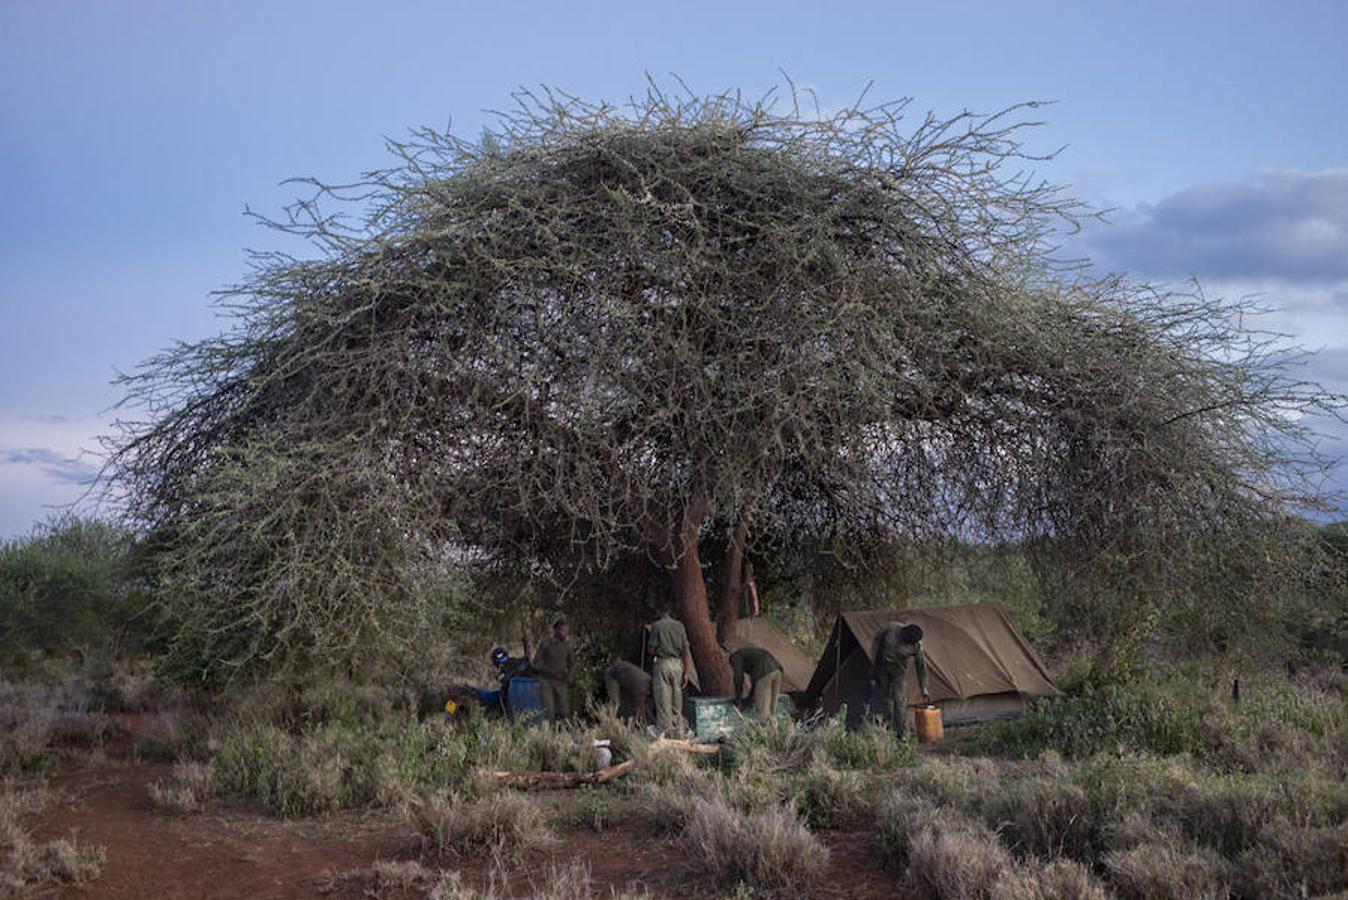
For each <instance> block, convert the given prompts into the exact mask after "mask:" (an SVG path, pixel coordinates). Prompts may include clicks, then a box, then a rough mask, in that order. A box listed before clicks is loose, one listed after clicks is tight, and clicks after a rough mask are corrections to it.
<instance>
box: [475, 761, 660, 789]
mask: <svg viewBox="0 0 1348 900" xmlns="http://www.w3.org/2000/svg"><path fill="white" fill-rule="evenodd" d="M635 765H636V760H633V759H629V760H627V762H622V763H618V764H617V765H616V766H609V767H608V768H607V769H600V770H599V771H598V772H492V773H491V776H492V777H493V778H495V779H496V780H497V781H498V782H500V783H501V784H502V785H503V786H505V787H513V788H575V787H580V786H581V785H587V784H607V783H608V782H610V781H612V780H613V779H615V778H621V777H622V776H623V775H626V774H627V773H628V772H630V771H631V770H632V768H633V767H634V766H635Z"/></svg>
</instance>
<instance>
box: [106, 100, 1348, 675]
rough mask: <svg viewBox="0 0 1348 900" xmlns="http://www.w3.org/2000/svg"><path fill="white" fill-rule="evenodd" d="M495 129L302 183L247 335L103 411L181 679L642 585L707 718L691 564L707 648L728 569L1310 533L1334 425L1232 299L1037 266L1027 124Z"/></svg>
mask: <svg viewBox="0 0 1348 900" xmlns="http://www.w3.org/2000/svg"><path fill="white" fill-rule="evenodd" d="M517 100H518V106H517V108H516V109H515V111H514V112H511V113H509V114H504V115H501V116H500V117H499V118H498V120H497V124H496V125H495V127H494V128H493V129H491V130H490V131H489V132H487V133H485V134H484V136H483V137H482V138H481V139H480V140H477V141H469V140H465V139H462V138H459V137H455V136H453V135H452V134H448V133H441V132H437V131H433V130H423V131H419V132H416V133H415V136H414V139H412V140H410V141H408V142H405V143H403V142H394V143H391V145H390V148H391V150H392V152H393V154H394V160H395V161H394V164H393V165H392V167H390V168H387V169H384V170H380V171H376V172H372V173H368V174H367V175H366V176H364V177H363V178H362V179H360V181H359V182H358V183H357V184H354V185H345V186H329V185H324V184H321V183H318V182H311V184H312V186H313V188H314V194H313V196H312V197H310V198H309V199H306V200H304V201H302V202H299V203H297V204H296V206H295V207H293V208H292V209H291V210H290V211H289V213H290V214H289V216H288V217H287V218H286V220H284V221H282V222H272V223H271V224H272V225H274V226H275V227H277V228H279V229H281V230H283V231H285V232H288V233H291V234H298V235H301V236H303V237H306V238H309V239H311V240H312V241H314V242H315V243H316V245H317V247H318V248H319V251H320V252H319V253H318V255H317V256H315V257H314V258H309V259H298V258H294V257H291V256H288V255H283V254H263V255H260V256H258V257H257V267H256V269H255V272H254V273H253V275H252V276H251V277H250V278H249V279H248V280H247V281H245V282H244V283H243V284H242V285H240V286H238V287H237V288H234V289H232V290H230V291H228V292H227V293H226V294H225V302H226V304H227V305H229V306H230V308H231V309H232V310H233V312H234V313H235V315H236V319H235V326H234V327H233V328H232V329H231V330H229V331H227V332H226V333H225V334H223V335H221V336H219V337H216V338H212V339H209V340H206V341H202V342H199V343H195V344H188V345H182V346H179V347H177V348H175V349H173V350H171V351H168V352H167V353H165V354H163V355H161V356H160V357H158V358H156V359H154V360H152V361H150V363H148V364H147V366H146V367H145V368H144V369H142V370H141V371H140V372H139V373H137V374H135V375H134V376H132V377H130V378H128V379H127V380H126V383H127V388H128V402H129V403H130V404H131V405H132V406H134V407H136V408H139V409H142V410H145V411H146V412H147V414H146V415H145V416H144V417H143V419H142V420H141V421H139V422H130V423H128V424H127V425H126V428H125V431H124V433H123V434H122V436H121V437H120V438H119V439H118V440H117V441H116V443H115V446H114V447H113V453H112V456H111V459H110V467H109V470H108V471H109V473H110V475H111V476H112V478H113V479H114V480H115V481H117V482H119V483H121V484H122V485H123V486H124V487H125V488H126V489H127V491H126V495H127V496H128V497H129V498H130V502H131V513H132V515H133V516H135V517H136V518H137V519H139V520H140V521H142V522H144V523H147V524H148V525H150V526H152V527H153V528H154V529H155V532H156V534H157V535H158V536H159V538H160V541H161V546H162V547H163V548H164V549H163V552H162V554H161V558H162V564H163V565H162V577H163V579H164V584H165V594H164V595H165V596H166V597H168V598H172V599H171V604H176V606H177V608H178V610H179V614H180V615H179V622H180V631H181V635H180V644H179V646H180V648H186V652H190V654H191V655H193V656H194V658H196V659H198V660H200V661H201V663H202V665H203V666H204V667H205V668H207V669H210V668H214V667H219V666H224V667H226V668H230V667H236V666H244V667H247V666H256V665H279V664H284V663H286V662H293V661H295V660H299V659H316V658H317V659H321V658H344V657H345V656H346V655H349V654H350V653H352V652H355V650H356V648H359V647H361V646H368V645H369V644H370V642H371V641H374V640H376V639H378V640H384V639H388V638H392V639H396V635H397V634H398V633H399V631H400V629H404V628H407V627H412V625H411V623H414V622H416V621H417V616H416V614H415V611H416V610H418V609H421V608H422V603H423V597H422V594H421V592H422V588H421V587H420V586H419V585H420V582H419V580H418V573H420V572H421V571H423V570H424V569H425V568H426V567H427V566H434V565H437V564H441V563H444V562H446V561H448V562H451V563H454V564H463V565H471V564H490V563H493V562H510V563H514V564H522V565H524V566H526V567H527V568H528V570H529V571H530V572H531V573H532V574H533V575H534V576H535V577H540V578H549V579H552V580H554V581H556V582H557V583H559V584H562V585H565V584H567V583H569V582H570V581H571V580H572V579H574V578H575V577H576V574H577V573H578V572H581V571H591V572H593V571H600V572H602V571H604V570H605V569H606V568H611V567H613V566H615V565H619V564H623V561H624V560H628V561H630V560H631V559H632V558H634V557H644V558H646V559H649V560H651V561H653V563H654V564H655V565H658V566H659V567H662V568H663V569H665V570H667V571H669V572H670V574H671V585H672V588H671V589H672V591H673V595H674V597H675V599H676V600H677V603H678V608H679V610H680V612H681V614H682V616H683V618H684V620H685V622H686V623H687V625H688V628H689V632H690V638H691V639H692V641H693V645H694V653H695V659H696V662H697V664H698V667H699V669H700V670H701V671H702V675H703V683H704V685H709V686H710V687H711V688H712V689H713V690H716V689H718V688H719V687H723V685H722V684H721V683H722V681H725V682H726V685H725V686H728V670H727V667H726V665H725V663H724V660H723V659H722V658H721V656H720V654H719V653H717V651H716V645H715V635H714V633H713V626H712V620H711V615H710V609H711V603H709V598H708V593H709V592H708V590H707V587H706V578H705V576H704V571H703V565H702V560H701V556H700V547H704V546H705V544H706V543H707V542H708V541H711V542H714V543H721V544H723V545H724V562H723V564H722V565H721V567H720V568H721V571H722V583H721V584H720V585H719V586H718V587H717V589H716V590H714V591H712V592H711V594H712V599H714V600H716V601H718V606H719V610H720V620H721V621H720V627H721V629H722V630H724V629H727V628H733V627H734V619H735V617H736V615H737V614H738V609H739V603H738V599H737V597H738V592H739V590H740V569H741V561H742V558H743V554H744V551H745V548H746V546H748V545H750V544H752V546H754V547H755V548H778V549H779V550H785V551H786V552H793V551H792V549H791V548H801V547H815V548H817V547H818V546H820V545H827V546H828V547H829V548H830V552H833V553H839V554H843V555H844V556H846V555H848V554H851V555H852V556H854V557H855V558H857V559H858V560H861V561H864V555H865V553H866V550H867V548H869V547H873V546H874V545H875V542H876V541H877V540H880V541H883V540H887V539H892V538H902V539H911V540H914V541H919V542H920V541H923V540H929V539H932V538H934V537H940V536H951V535H954V536H960V537H966V538H974V539H982V538H994V537H995V538H1005V539H1014V540H1022V539H1032V538H1042V539H1047V540H1051V541H1052V542H1053V543H1054V545H1055V546H1058V547H1065V548H1071V549H1072V550H1073V551H1074V552H1079V553H1080V555H1081V557H1082V558H1084V559H1100V558H1102V557H1103V556H1105V555H1109V556H1110V558H1111V559H1114V560H1123V562H1122V563H1119V565H1122V567H1123V568H1124V569H1126V570H1127V572H1128V573H1129V577H1135V578H1138V579H1143V580H1145V579H1153V580H1155V579H1163V578H1164V576H1165V570H1166V568H1167V564H1166V562H1165V561H1166V560H1167V559H1169V558H1173V557H1175V556H1176V555H1177V554H1183V553H1185V552H1187V549H1186V548H1188V549H1193V548H1200V547H1201V548H1203V549H1202V552H1208V548H1211V547H1212V546H1214V545H1215V543H1216V542H1217V541H1218V537H1217V536H1218V535H1224V537H1221V538H1220V540H1227V539H1228V538H1229V536H1230V534H1231V533H1232V532H1233V530H1239V529H1241V528H1244V527H1245V525H1246V524H1247V523H1251V524H1255V525H1259V526H1261V527H1262V525H1264V524H1266V523H1268V522H1269V521H1271V520H1276V519H1278V518H1280V517H1282V516H1284V515H1285V514H1286V513H1287V511H1288V510H1289V508H1292V507H1294V506H1295V505H1296V504H1299V503H1307V502H1313V501H1314V485H1313V483H1311V482H1310V481H1308V478H1309V477H1310V476H1311V475H1313V474H1314V472H1315V471H1316V470H1317V466H1318V460H1316V459H1315V458H1314V456H1313V454H1311V453H1310V449H1309V447H1310V445H1309V443H1308V441H1307V440H1306V438H1307V437H1308V435H1307V433H1306V431H1305V429H1304V426H1303V425H1302V424H1301V418H1300V417H1301V415H1302V414H1304V413H1306V412H1308V411H1312V410H1315V409H1324V408H1328V407H1329V406H1331V405H1332V400H1333V398H1330V397H1327V396H1326V395H1324V394H1323V393H1322V392H1321V391H1320V390H1319V389H1318V388H1317V387H1316V386H1314V385H1307V384H1303V383H1300V382H1297V381H1296V380H1295V379H1294V378H1292V377H1291V376H1290V373H1291V371H1292V370H1290V369H1289V368H1288V363H1289V362H1290V361H1291V360H1290V358H1289V357H1287V356H1284V355H1281V354H1280V352H1279V350H1278V346H1279V345H1278V343H1277V341H1276V340H1275V339H1274V338H1273V337H1270V336H1264V335H1260V334H1257V333H1253V332H1251V331H1249V330H1247V329H1246V328H1245V325H1244V322H1243V320H1242V312H1243V309H1242V307H1241V306H1240V305H1239V304H1234V305H1233V304H1227V303H1224V302H1221V301H1217V300H1212V299H1209V298H1207V297H1205V296H1203V295H1202V294H1201V292H1198V291H1196V290H1195V291H1193V292H1189V293H1175V292H1167V291H1161V290H1157V289H1153V288H1150V287H1146V286H1139V285H1134V284H1131V283H1129V282H1128V281H1126V280H1124V279H1122V278H1119V277H1108V278H1103V279H1092V278H1089V277H1087V276H1086V274H1085V271H1084V270H1083V269H1082V268H1081V267H1079V266H1073V265H1069V264H1065V263H1063V262H1062V261H1060V260H1058V259H1057V258H1056V254H1057V250H1056V247H1055V244H1054V241H1055V236H1056V235H1058V234H1060V233H1061V232H1062V231H1063V230H1064V229H1070V228H1072V227H1073V226H1074V224H1075V222H1076V219H1077V217H1078V216H1079V215H1082V214H1084V213H1085V210H1083V209H1081V208H1080V207H1079V206H1078V205H1077V204H1076V203H1075V202H1074V201H1073V200H1072V199H1071V198H1070V197H1069V196H1068V195H1067V194H1066V193H1065V192H1064V191H1062V190H1060V189H1059V188H1057V187H1054V186H1052V185H1049V184H1045V183H1043V182H1041V181H1039V180H1038V179H1037V178H1035V177H1034V176H1033V174H1032V171H1033V168H1034V165H1035V157H1033V156H1031V155H1029V154H1028V153H1027V151H1025V149H1024V148H1023V145H1022V135H1023V134H1024V132H1025V129H1026V128H1028V127H1029V126H1030V125H1032V124H1033V123H1032V122H1030V121H1027V119H1026V116H1028V115H1030V114H1032V112H1033V110H1034V108H1035V107H1034V105H1033V104H1031V105H1026V106H1020V107H1015V108H1012V109H1010V110H1007V111H1005V112H1002V113H998V114H995V115H975V114H971V113H962V114H960V115H957V116H954V117H952V118H947V119H939V118H936V117H933V116H930V115H928V116H925V117H921V116H919V117H917V118H916V119H913V120H910V119H909V117H908V114H909V106H908V104H907V102H905V101H900V102H895V103H879V104H868V103H866V102H865V101H864V100H863V101H860V102H858V103H857V104H856V105H854V106H852V107H850V108H848V109H845V110H843V111H841V112H838V113H836V114H821V113H820V112H819V111H818V110H817V109H816V108H814V107H809V108H802V107H801V106H800V104H799V103H798V102H796V98H794V97H793V98H792V99H789V100H785V101H777V102H774V101H773V100H772V99H771V98H768V99H765V100H763V101H757V102H754V101H748V100H745V99H743V98H741V97H740V96H738V95H724V96H709V97H699V96H695V95H691V94H688V95H685V94H680V95H679V96H671V95H669V94H667V93H665V92H662V91H661V90H660V89H659V88H658V87H657V86H654V85H652V86H651V88H650V89H649V91H648V92H647V93H646V94H645V95H644V96H640V97H636V98H634V99H632V100H631V101H629V102H628V103H626V104H623V105H617V106H615V105H608V104H603V103H600V104H591V103H586V102H583V101H581V100H579V99H576V98H573V97H569V96H565V95H560V94H557V93H553V92H546V91H545V92H541V93H527V92H526V93H522V94H520V95H519V96H518V97H517ZM334 202H336V203H337V204H338V205H339V207H340V208H342V209H352V208H354V210H355V215H354V217H352V218H348V217H346V216H344V215H341V214H336V215H334V214H333V213H332V211H331V209H330V206H331V204H332V203H334ZM1194 552H1198V550H1195V551H1194ZM1139 583H1141V582H1139Z"/></svg>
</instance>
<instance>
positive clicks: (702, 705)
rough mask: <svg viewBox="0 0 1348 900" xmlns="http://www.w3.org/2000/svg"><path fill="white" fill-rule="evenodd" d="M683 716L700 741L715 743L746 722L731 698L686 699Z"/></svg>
mask: <svg viewBox="0 0 1348 900" xmlns="http://www.w3.org/2000/svg"><path fill="white" fill-rule="evenodd" d="M683 714H684V716H686V717H687V718H688V722H689V724H691V725H692V728H693V731H694V732H695V733H696V734H697V739H698V740H700V741H714V740H716V739H717V738H720V737H724V736H726V735H727V734H730V732H732V731H734V730H735V729H736V728H737V727H738V726H739V724H740V722H742V721H744V717H743V716H742V715H741V714H740V711H739V710H738V709H736V708H735V704H734V703H732V702H731V700H730V698H729V697H685V698H684V701H683Z"/></svg>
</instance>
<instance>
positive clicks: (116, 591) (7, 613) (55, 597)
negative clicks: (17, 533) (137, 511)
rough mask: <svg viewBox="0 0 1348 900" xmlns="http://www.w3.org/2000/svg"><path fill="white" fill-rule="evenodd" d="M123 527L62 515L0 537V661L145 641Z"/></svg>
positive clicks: (142, 589) (130, 543)
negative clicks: (6, 538) (26, 531)
mask: <svg viewBox="0 0 1348 900" xmlns="http://www.w3.org/2000/svg"><path fill="white" fill-rule="evenodd" d="M138 566H139V563H138V561H137V557H136V540H135V535H134V533H133V532H131V531H129V530H128V529H125V528H122V527H120V526H117V525H113V524H110V523H107V522H101V521H98V520H94V519H80V518H76V517H74V516H66V517H63V518H59V519H54V520H52V521H50V522H48V523H47V524H45V525H42V526H40V527H39V528H38V529H37V530H35V531H34V533H33V534H32V535H31V536H30V537H27V538H16V539H13V540H9V541H5V542H4V543H3V544H0V662H6V661H8V662H10V663H11V664H12V663H13V662H14V658H15V657H16V656H20V655H27V654H31V653H32V652H33V651H41V652H43V653H48V654H65V653H72V652H79V653H81V654H83V653H88V652H90V651H101V652H104V653H107V652H108V651H109V650H116V651H123V652H132V651H135V650H138V649H141V648H143V647H144V646H146V642H147V641H148V640H149V637H150V634H151V631H152V625H153V622H152V620H151V619H150V617H149V616H148V615H147V606H148V599H147V591H146V585H145V581H144V579H143V577H142V576H141V574H140V572H139V571H138Z"/></svg>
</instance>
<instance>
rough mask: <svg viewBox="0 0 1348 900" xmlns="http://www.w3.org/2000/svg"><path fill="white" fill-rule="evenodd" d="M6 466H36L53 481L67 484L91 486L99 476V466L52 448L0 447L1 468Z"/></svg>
mask: <svg viewBox="0 0 1348 900" xmlns="http://www.w3.org/2000/svg"><path fill="white" fill-rule="evenodd" d="M4 465H11V466H36V467H37V468H38V469H40V470H41V471H42V472H43V474H45V475H46V476H47V477H48V478H50V479H51V480H53V481H59V482H63V483H65V484H90V483H91V482H92V481H93V480H94V477H95V476H96V475H97V474H98V467H97V466H94V465H92V464H91V463H89V462H86V461H85V460H83V459H81V458H80V457H69V456H66V455H64V454H62V453H58V452H56V451H55V450H52V449H51V448H50V447H22V448H14V449H10V448H4V447H0V466H4Z"/></svg>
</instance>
